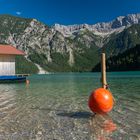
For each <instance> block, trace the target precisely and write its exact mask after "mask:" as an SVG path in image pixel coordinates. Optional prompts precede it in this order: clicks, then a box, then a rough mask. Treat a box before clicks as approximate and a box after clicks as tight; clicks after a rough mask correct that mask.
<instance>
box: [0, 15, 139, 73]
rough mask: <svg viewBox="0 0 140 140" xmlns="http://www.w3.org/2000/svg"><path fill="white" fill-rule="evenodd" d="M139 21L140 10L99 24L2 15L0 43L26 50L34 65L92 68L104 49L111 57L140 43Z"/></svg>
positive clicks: (47, 67) (48, 67)
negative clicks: (64, 22) (53, 23)
mask: <svg viewBox="0 0 140 140" xmlns="http://www.w3.org/2000/svg"><path fill="white" fill-rule="evenodd" d="M139 23H140V14H131V15H127V16H121V17H118V18H116V19H115V20H113V21H111V22H107V23H97V24H95V25H88V24H82V25H72V26H71V25H70V26H64V25H59V24H56V25H54V26H52V27H49V26H47V25H45V24H44V23H41V22H40V21H38V20H36V19H25V18H19V17H14V16H10V15H0V43H1V44H10V45H13V46H15V47H16V48H18V49H21V50H23V51H24V52H25V53H26V57H25V58H26V60H27V61H31V62H32V64H33V63H34V64H35V66H34V69H35V67H36V66H38V65H39V66H40V67H42V68H43V69H44V70H46V71H56V72H57V71H90V70H91V69H92V68H93V67H94V66H95V65H96V64H97V63H98V62H99V60H100V52H102V51H105V52H106V53H107V56H108V57H110V56H113V55H117V54H119V53H121V52H124V51H125V50H127V49H128V48H131V47H134V46H136V44H140V24H139ZM24 61H25V60H24ZM25 64H26V63H25ZM30 64H31V63H30ZM36 64H37V65H36ZM36 71H37V70H36Z"/></svg>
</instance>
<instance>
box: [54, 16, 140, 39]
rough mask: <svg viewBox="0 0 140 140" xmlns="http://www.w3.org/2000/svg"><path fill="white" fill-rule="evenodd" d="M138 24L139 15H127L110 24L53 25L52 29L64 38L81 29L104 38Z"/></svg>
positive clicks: (139, 21) (139, 20)
mask: <svg viewBox="0 0 140 140" xmlns="http://www.w3.org/2000/svg"><path fill="white" fill-rule="evenodd" d="M139 23H140V14H129V15H127V16H120V17H117V18H116V19H115V20H113V21H110V22H102V23H97V24H94V25H88V24H80V25H76V24H75V25H68V26H65V25H60V24H55V25H54V28H55V30H57V31H59V32H61V33H62V34H63V35H64V36H70V35H72V34H74V33H75V32H78V31H79V30H83V29H88V30H89V31H92V32H93V33H94V34H96V35H103V36H106V35H108V34H111V33H113V32H120V31H122V30H123V29H124V28H126V27H129V26H131V25H133V24H139Z"/></svg>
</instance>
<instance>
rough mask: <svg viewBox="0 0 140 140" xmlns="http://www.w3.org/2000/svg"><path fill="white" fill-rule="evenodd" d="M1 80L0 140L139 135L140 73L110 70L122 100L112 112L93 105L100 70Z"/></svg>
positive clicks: (110, 139) (103, 139) (135, 138)
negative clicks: (97, 112)
mask: <svg viewBox="0 0 140 140" xmlns="http://www.w3.org/2000/svg"><path fill="white" fill-rule="evenodd" d="M28 79H29V80H30V84H29V85H26V84H25V83H20V84H0V118H1V119H0V140H28V139H29V140H129V139H130V140H139V139H140V72H112V73H107V81H108V83H109V85H110V91H111V92H112V93H113V95H114V98H115V100H116V103H115V106H114V108H113V110H112V111H111V112H110V113H109V114H108V115H103V116H102V115H95V114H93V113H92V112H91V111H90V110H89V108H88V105H87V104H88V98H89V95H90V93H91V91H93V90H95V89H96V88H98V87H100V86H101V83H100V73H56V74H48V75H32V76H30V77H28Z"/></svg>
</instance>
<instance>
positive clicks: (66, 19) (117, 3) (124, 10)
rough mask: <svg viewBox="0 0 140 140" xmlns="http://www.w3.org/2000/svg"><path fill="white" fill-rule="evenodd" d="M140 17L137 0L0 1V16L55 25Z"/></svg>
mask: <svg viewBox="0 0 140 140" xmlns="http://www.w3.org/2000/svg"><path fill="white" fill-rule="evenodd" d="M132 13H140V0H0V14H10V15H14V16H19V17H25V18H36V19H37V20H39V21H41V22H44V23H45V24H47V25H54V24H55V23H59V24H63V25H71V24H83V23H87V24H95V23H98V22H107V21H111V20H113V19H115V18H116V17H117V16H125V15H127V14H132Z"/></svg>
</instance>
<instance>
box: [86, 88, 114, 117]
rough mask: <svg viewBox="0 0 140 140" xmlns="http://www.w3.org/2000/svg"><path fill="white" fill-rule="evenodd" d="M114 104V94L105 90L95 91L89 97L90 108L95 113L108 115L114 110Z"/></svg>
mask: <svg viewBox="0 0 140 140" xmlns="http://www.w3.org/2000/svg"><path fill="white" fill-rule="evenodd" d="M113 104H114V100H113V96H112V94H111V93H110V92H109V91H108V90H107V89H104V88H98V89H96V90H95V91H93V92H92V93H91V95H90V97H89V101H88V106H89V108H90V109H91V111H93V112H94V113H99V114H102V113H107V112H109V111H111V110H112V108H113Z"/></svg>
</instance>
